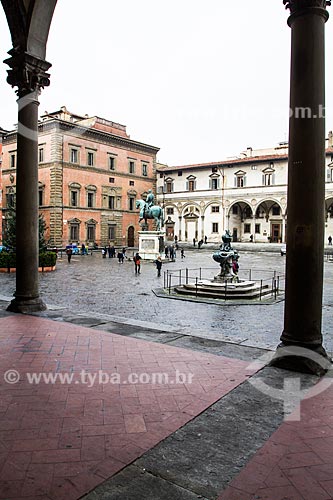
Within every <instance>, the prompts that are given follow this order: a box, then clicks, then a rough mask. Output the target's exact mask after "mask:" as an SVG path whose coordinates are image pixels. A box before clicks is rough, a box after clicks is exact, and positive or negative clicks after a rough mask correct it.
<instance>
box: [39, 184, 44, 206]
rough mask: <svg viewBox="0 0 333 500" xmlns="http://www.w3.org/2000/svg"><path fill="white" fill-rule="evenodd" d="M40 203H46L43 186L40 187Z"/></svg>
mask: <svg viewBox="0 0 333 500" xmlns="http://www.w3.org/2000/svg"><path fill="white" fill-rule="evenodd" d="M38 205H39V206H40V207H41V206H42V205H44V189H43V188H42V187H40V188H38Z"/></svg>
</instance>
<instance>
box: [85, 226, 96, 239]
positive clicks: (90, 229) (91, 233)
mask: <svg viewBox="0 0 333 500" xmlns="http://www.w3.org/2000/svg"><path fill="white" fill-rule="evenodd" d="M95 236H96V226H95V224H87V241H95V239H96V237H95Z"/></svg>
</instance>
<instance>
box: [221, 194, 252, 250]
mask: <svg viewBox="0 0 333 500" xmlns="http://www.w3.org/2000/svg"><path fill="white" fill-rule="evenodd" d="M227 221H228V222H227V229H229V231H230V233H231V235H232V240H233V241H250V236H251V234H252V235H253V233H254V227H253V210H252V207H251V205H250V203H249V202H247V201H245V200H237V201H234V202H233V203H232V204H231V205H230V206H229V208H228V211H227Z"/></svg>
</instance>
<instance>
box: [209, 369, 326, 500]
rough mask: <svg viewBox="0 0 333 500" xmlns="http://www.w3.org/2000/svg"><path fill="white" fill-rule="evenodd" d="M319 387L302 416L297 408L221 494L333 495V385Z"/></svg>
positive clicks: (226, 498)
mask: <svg viewBox="0 0 333 500" xmlns="http://www.w3.org/2000/svg"><path fill="white" fill-rule="evenodd" d="M328 381H331V379H328ZM317 387H318V386H317ZM317 387H316V386H315V387H314V388H312V389H310V391H309V393H308V396H310V395H312V397H309V398H308V399H304V400H303V401H301V405H300V411H301V413H300V417H301V418H300V419H295V420H294V415H295V413H296V412H297V413H298V409H296V410H295V412H294V413H292V414H291V415H290V417H289V418H288V419H287V420H286V421H284V422H283V424H282V425H281V426H280V427H279V428H278V429H277V431H275V432H274V433H273V434H272V436H271V437H270V439H269V440H268V441H267V442H266V444H265V445H264V446H263V447H262V448H261V450H259V451H258V452H257V453H256V454H255V455H254V457H253V458H252V460H251V461H250V462H249V463H248V464H247V466H246V467H245V468H244V469H243V470H242V471H241V472H240V474H239V475H238V476H237V477H236V478H235V479H234V480H233V481H232V482H231V483H230V485H229V487H228V488H227V489H226V490H225V491H224V492H223V493H222V494H221V495H220V496H219V497H218V500H332V499H333V387H332V386H329V387H328V388H326V389H325V390H324V391H323V392H321V393H320V394H316V392H317Z"/></svg>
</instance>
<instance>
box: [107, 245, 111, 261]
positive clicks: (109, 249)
mask: <svg viewBox="0 0 333 500" xmlns="http://www.w3.org/2000/svg"><path fill="white" fill-rule="evenodd" d="M108 254H109V259H111V257H112V247H111V245H109V246H108Z"/></svg>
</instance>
